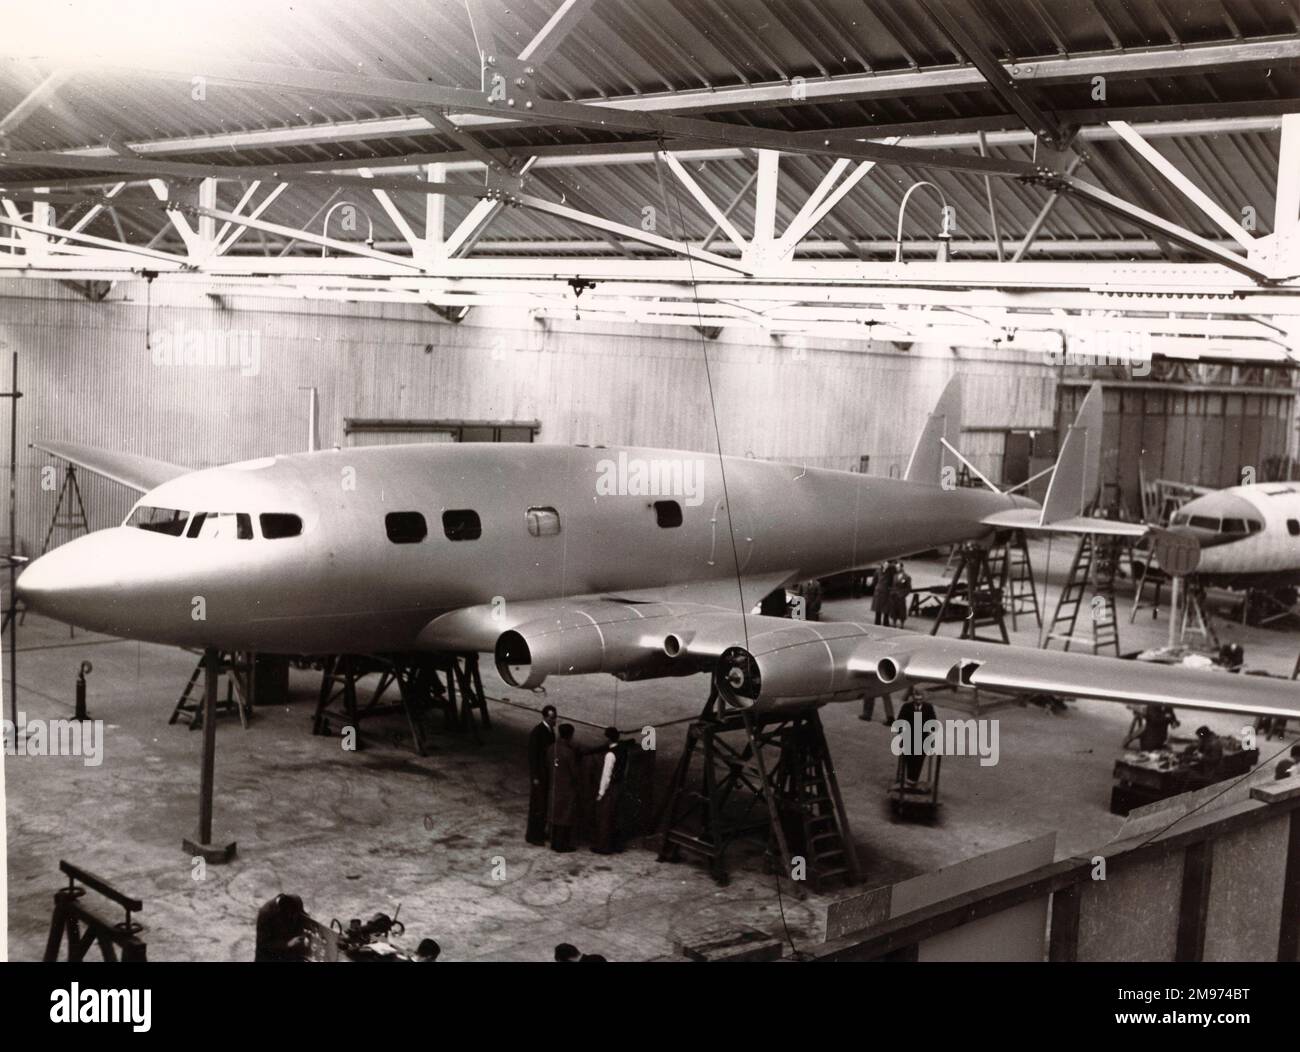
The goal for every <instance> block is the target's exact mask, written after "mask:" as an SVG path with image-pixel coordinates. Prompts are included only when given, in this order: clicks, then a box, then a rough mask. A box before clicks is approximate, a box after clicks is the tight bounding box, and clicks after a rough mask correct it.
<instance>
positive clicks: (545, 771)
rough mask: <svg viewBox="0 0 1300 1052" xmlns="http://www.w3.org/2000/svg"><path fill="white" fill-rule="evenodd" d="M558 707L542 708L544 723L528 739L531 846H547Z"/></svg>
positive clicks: (528, 839)
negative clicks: (549, 756)
mask: <svg viewBox="0 0 1300 1052" xmlns="http://www.w3.org/2000/svg"><path fill="white" fill-rule="evenodd" d="M556 716H557V713H556V711H555V706H554V705H546V706H544V707H543V708H542V722H541V723H539V724H538V725H537V726H536V727H534V728H533V732H532V734H530V735H529V736H528V831H527V832H526V833H525V834H524V838H525V839H526V840H527V841H528V842H529V843H530V844H537V845H538V846H541V845H543V844H545V843H546V809H547V805H548V803H549V801H550V796H551V765H550V763H549V762H548V761H547V753H548V752H549V751H550V748H551V746H552V745H554V744H555V720H556Z"/></svg>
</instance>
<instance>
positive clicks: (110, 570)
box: [17, 534, 124, 624]
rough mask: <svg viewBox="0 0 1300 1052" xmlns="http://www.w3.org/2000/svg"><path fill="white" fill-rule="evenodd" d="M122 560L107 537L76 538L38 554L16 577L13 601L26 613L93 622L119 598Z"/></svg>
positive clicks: (119, 553)
mask: <svg viewBox="0 0 1300 1052" xmlns="http://www.w3.org/2000/svg"><path fill="white" fill-rule="evenodd" d="M123 555H124V553H123V552H122V551H121V550H120V546H119V545H117V544H116V543H115V539H114V538H112V537H110V536H107V535H101V534H90V535H89V536H86V537H78V538H77V539H76V540H73V541H69V542H68V543H67V544H64V545H61V546H60V547H58V548H55V549H54V550H53V551H52V552H48V553H46V554H45V555H42V556H41V557H40V558H39V559H37V560H36V561H35V562H33V563H32V564H31V565H30V566H28V567H27V569H26V570H24V571H23V572H22V574H20V575H19V577H18V582H17V594H18V598H19V599H20V600H21V601H22V602H23V605H24V606H25V607H26V608H27V609H29V610H34V611H36V612H37V613H40V614H45V615H46V616H47V617H52V618H54V619H55V620H58V621H73V622H75V623H77V624H88V623H89V622H90V621H97V620H99V617H98V616H97V615H99V614H101V613H103V612H104V609H103V608H105V607H111V606H112V605H113V604H114V603H115V602H116V600H117V598H118V596H117V592H118V589H119V588H120V585H121V571H122V570H123V568H124V566H123V558H122V557H123ZM87 615H90V617H89V618H87Z"/></svg>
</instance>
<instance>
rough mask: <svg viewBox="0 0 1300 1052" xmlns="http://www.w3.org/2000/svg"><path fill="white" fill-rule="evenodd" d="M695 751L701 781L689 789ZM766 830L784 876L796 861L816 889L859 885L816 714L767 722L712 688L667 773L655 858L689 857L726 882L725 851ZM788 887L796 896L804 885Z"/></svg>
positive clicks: (805, 711)
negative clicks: (725, 702)
mask: <svg viewBox="0 0 1300 1052" xmlns="http://www.w3.org/2000/svg"><path fill="white" fill-rule="evenodd" d="M697 753H698V755H699V758H700V762H701V771H700V776H699V779H700V780H699V782H698V783H696V784H692V779H691V769H692V766H693V761H694V759H695V757H696V754H697ZM764 829H766V830H767V832H768V845H769V853H770V854H771V856H772V858H773V863H774V865H775V866H776V867H777V871H778V872H779V873H781V875H782V876H784V877H787V878H789V877H790V876H791V874H792V871H793V869H794V863H795V859H797V858H802V859H803V860H804V866H805V876H806V878H807V880H808V883H810V884H811V885H812V887H813V890H815V891H817V892H821V891H823V890H824V889H825V886H826V885H827V884H828V883H830V882H832V881H835V880H842V881H844V882H845V883H848V884H856V883H857V882H858V881H859V880H861V871H860V869H859V866H858V859H857V854H856V850H855V848H854V846H853V838H852V834H851V833H850V830H849V822H848V815H847V813H846V811H845V809H844V800H843V798H842V797H841V795H840V789H839V783H838V782H837V780H836V778H835V766H834V764H833V762H832V760H831V754H830V749H829V747H828V746H827V744H826V735H825V733H824V732H823V730H822V723H821V718H820V716H818V714H817V710H816V709H815V708H808V709H803V710H800V711H797V712H793V713H787V714H782V715H780V716H769V717H766V718H764V717H761V716H755V715H753V714H751V713H750V712H749V711H748V710H743V709H742V710H727V709H725V707H724V705H723V703H722V701H721V700H720V698H719V697H718V694H717V691H716V690H713V691H711V692H710V694H709V700H708V702H707V704H706V705H705V706H704V711H703V712H702V713H701V714H700V716H699V718H698V719H696V720H693V721H692V722H691V724H690V726H689V728H688V731H687V736H686V745H685V747H684V749H683V750H682V755H681V759H680V760H679V761H678V763H677V770H676V772H675V773H674V775H673V781H672V788H671V792H670V795H669V800H668V806H667V819H666V822H665V826H664V832H663V839H662V842H661V844H660V848H659V861H661V862H676V861H679V860H680V858H681V855H682V853H683V852H687V853H689V854H692V855H695V856H698V857H700V858H703V859H705V860H707V862H708V865H709V872H710V873H711V874H712V876H713V879H714V880H716V881H717V882H718V883H719V884H723V885H725V884H727V883H728V882H729V876H728V873H727V866H726V860H725V855H726V851H727V848H728V847H729V846H730V845H731V844H732V843H733V842H735V841H736V840H738V839H740V838H741V837H744V836H747V835H749V834H752V833H756V832H759V831H762V830H764ZM793 883H794V888H795V891H796V893H797V894H798V895H799V896H800V897H802V896H803V895H804V889H803V883H802V881H794V882H793Z"/></svg>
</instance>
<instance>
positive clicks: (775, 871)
mask: <svg viewBox="0 0 1300 1052" xmlns="http://www.w3.org/2000/svg"><path fill="white" fill-rule="evenodd" d="M658 146H659V152H660V153H667V149H666V147H665V145H664V140H663V139H662V138H660V139H659V142H658ZM655 172H656V174H657V175H658V177H659V194H660V197H661V199H662V200H663V203H664V205H665V206H667V204H668V193H667V189H666V188H665V186H664V175H663V167H662V165H660V164H659V163H658V159H656V163H655ZM673 201H674V203H675V204H676V211H677V238H678V240H679V241H681V243H682V244H683V245H684V246H685V247H686V266H687V270H688V272H689V274H690V283H691V298H692V300H693V301H694V304H695V320H696V323H697V325H696V332H697V333H698V334H699V337H700V354H701V356H702V358H703V359H704V377H705V380H706V382H707V385H708V391H709V410H710V412H711V413H712V415H713V436H714V439H715V441H716V442H717V445H718V469H719V471H720V472H721V476H722V500H723V503H724V504H725V505H726V508H727V533H728V535H729V536H730V537H731V558H732V563H733V565H734V567H735V571H736V591H737V592H738V593H739V596H740V625H741V631H742V633H743V634H744V637H745V653H746V654H748V653H749V621H748V611H747V610H746V603H745V583H744V578H743V577H742V576H741V572H740V552H739V550H738V549H737V547H736V529H735V524H734V523H733V522H732V517H731V495H730V493H729V492H728V490H727V464H726V460H725V458H724V457H723V455H722V431H721V429H720V428H719V426H718V403H717V399H716V398H715V397H714V393H713V376H712V373H711V370H710V368H709V348H708V344H707V343H706V341H705V337H704V315H703V312H702V311H701V310H700V296H699V282H698V280H697V279H696V277H695V262H694V260H693V259H692V258H691V255H690V244H689V243H688V242H687V240H686V222H685V217H684V215H683V212H682V198H681V194H680V192H679V191H678V190H677V188H676V185H675V184H674V187H673ZM671 218H672V215H671V213H670V215H669V219H670V220H671ZM763 791H764V792H765V793H769V792H771V791H772V787H771V786H770V785H765V786H764V787H763ZM787 861H788V860H781V863H780V864H778V865H776V866H773V867H772V875H773V877H774V878H775V881H776V905H777V909H778V910H779V911H780V914H781V928H782V930H783V931H784V932H785V941H786V942H787V943H789V944H790V953H791V956H792V957H794V958H795V959H796V960H802V959H803V956H804V955H803V954H802V953H801V952H800V950H799V948H798V947H797V946H796V945H795V943H794V936H793V935H792V934H791V932H790V924H789V921H788V920H787V919H786V915H785V896H784V894H783V893H782V891H781V865H783V864H785V863H786V862H787Z"/></svg>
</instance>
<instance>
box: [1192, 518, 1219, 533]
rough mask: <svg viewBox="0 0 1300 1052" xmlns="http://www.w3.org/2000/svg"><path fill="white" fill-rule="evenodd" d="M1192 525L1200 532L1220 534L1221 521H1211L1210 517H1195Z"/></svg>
mask: <svg viewBox="0 0 1300 1052" xmlns="http://www.w3.org/2000/svg"><path fill="white" fill-rule="evenodd" d="M1191 525H1193V526H1195V527H1196V528H1197V529H1198V530H1209V531H1210V532H1211V533H1218V532H1219V520H1218V519H1211V518H1210V517H1209V516H1208V515H1193V516H1192V518H1191Z"/></svg>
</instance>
